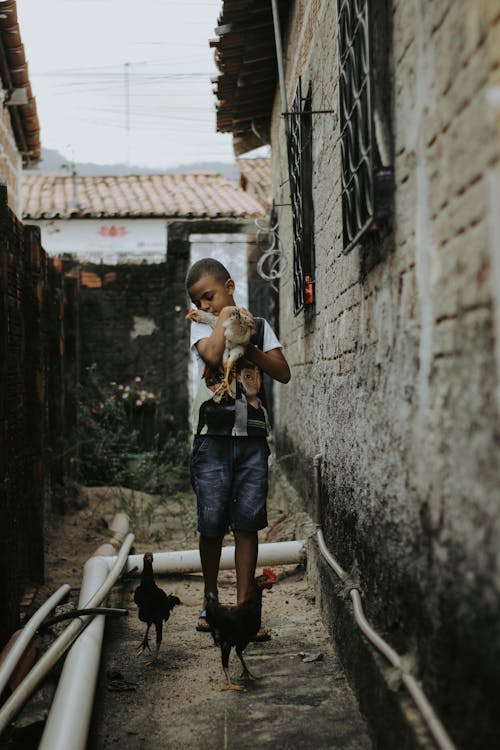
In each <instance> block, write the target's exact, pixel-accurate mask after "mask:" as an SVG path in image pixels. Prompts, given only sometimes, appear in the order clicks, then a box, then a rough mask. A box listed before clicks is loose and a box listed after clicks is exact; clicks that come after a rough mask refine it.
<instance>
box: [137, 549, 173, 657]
mask: <svg viewBox="0 0 500 750" xmlns="http://www.w3.org/2000/svg"><path fill="white" fill-rule="evenodd" d="M134 602H135V603H136V604H137V606H138V607H139V620H140V621H141V622H145V623H146V625H147V628H146V635H145V636H144V638H143V640H142V643H141V644H140V646H139V648H138V649H137V652H138V653H139V654H141V653H143V652H144V651H145V650H146V649H147V650H148V651H151V649H150V648H149V629H150V627H151V625H154V626H155V628H156V651H155V654H154V656H153V659H152V661H151V662H149V663H150V664H152V663H153V662H154V661H156V659H157V658H158V652H159V650H160V644H161V640H162V631H163V623H164V622H167V620H168V618H169V617H170V612H171V611H172V610H173V608H174V607H175V605H176V604H180V603H181V601H180V599H179V598H178V597H177V596H167V594H166V593H165V592H164V591H163V589H160V588H159V587H158V586H157V585H156V583H155V579H154V575H153V554H152V553H151V552H146V554H145V555H144V567H143V570H142V575H141V583H140V585H139V586H137V588H136V590H135V593H134Z"/></svg>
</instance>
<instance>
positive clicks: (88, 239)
mask: <svg viewBox="0 0 500 750" xmlns="http://www.w3.org/2000/svg"><path fill="white" fill-rule="evenodd" d="M26 223H28V224H36V225H37V226H39V227H41V231H42V245H43V247H44V248H45V250H46V251H47V253H48V254H49V255H52V256H56V255H62V254H63V253H71V254H72V255H76V257H77V258H78V259H79V260H88V261H91V262H92V263H99V262H101V261H102V262H103V263H109V264H115V263H126V262H129V261H139V262H140V261H142V260H145V261H147V262H148V263H161V262H164V261H165V257H166V248H167V222H166V221H165V219H120V218H116V219H107V218H106V219H44V220H41V221H27V222H26Z"/></svg>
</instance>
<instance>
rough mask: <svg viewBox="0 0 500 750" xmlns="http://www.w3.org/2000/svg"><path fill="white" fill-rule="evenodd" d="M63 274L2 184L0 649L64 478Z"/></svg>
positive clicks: (38, 569)
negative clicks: (10, 205) (19, 217)
mask: <svg viewBox="0 0 500 750" xmlns="http://www.w3.org/2000/svg"><path fill="white" fill-rule="evenodd" d="M61 284H62V275H61V271H60V269H57V268H56V267H54V266H53V264H52V263H51V262H50V260H49V258H48V257H47V255H46V253H45V252H44V250H43V249H42V247H41V244H40V232H39V230H38V229H37V228H36V227H30V226H25V227H23V225H22V224H21V222H19V221H18V220H17V219H16V217H15V216H14V214H13V213H12V211H11V210H10V209H9V208H8V206H7V189H6V187H5V186H0V601H1V602H2V606H1V607H0V646H1V645H3V644H4V642H5V641H6V640H7V638H8V637H9V635H10V633H11V632H12V631H13V630H14V629H15V628H16V627H17V625H18V614H19V602H20V599H21V596H22V594H23V591H24V589H25V588H26V587H27V586H28V585H33V584H37V583H40V582H41V581H43V575H44V569H43V565H44V554H43V523H44V515H45V513H46V511H48V510H49V509H51V508H52V509H58V501H57V498H58V497H59V498H60V495H58V494H57V493H56V492H55V489H56V485H57V483H59V484H61V483H62V482H63V481H64V479H65V471H64V462H65V453H64V446H65V439H66V436H65V433H64V423H63V422H61V421H60V420H59V421H58V420H57V415H58V414H60V413H61V412H62V411H63V405H64V384H63V380H61V378H59V379H57V380H56V379H55V376H56V373H63V372H64V364H63V362H64V340H63V333H62V314H63V309H64V308H62V307H61V305H60V290H61Z"/></svg>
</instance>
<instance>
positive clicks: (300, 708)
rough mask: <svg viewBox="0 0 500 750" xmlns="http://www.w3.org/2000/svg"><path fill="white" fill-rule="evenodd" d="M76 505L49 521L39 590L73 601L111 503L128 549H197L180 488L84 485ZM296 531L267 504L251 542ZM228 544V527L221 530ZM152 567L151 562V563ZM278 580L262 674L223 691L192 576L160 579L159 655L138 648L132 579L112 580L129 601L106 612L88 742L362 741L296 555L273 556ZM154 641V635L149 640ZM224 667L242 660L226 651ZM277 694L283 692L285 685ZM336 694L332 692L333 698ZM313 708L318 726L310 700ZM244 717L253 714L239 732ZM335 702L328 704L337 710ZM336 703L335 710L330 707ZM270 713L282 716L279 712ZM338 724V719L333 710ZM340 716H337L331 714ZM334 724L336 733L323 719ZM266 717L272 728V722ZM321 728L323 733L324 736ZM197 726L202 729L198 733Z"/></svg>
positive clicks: (258, 664) (92, 748)
mask: <svg viewBox="0 0 500 750" xmlns="http://www.w3.org/2000/svg"><path fill="white" fill-rule="evenodd" d="M81 500H82V502H81V506H82V507H80V508H79V509H75V510H74V511H73V512H70V513H67V514H66V515H64V516H54V517H52V518H50V519H49V526H48V529H47V535H46V582H45V585H44V586H43V587H42V588H41V589H39V590H38V591H37V593H36V599H37V600H39V601H43V600H44V598H46V597H47V596H49V595H50V594H51V593H52V592H53V591H55V590H56V589H57V588H58V586H60V585H61V584H62V583H66V582H67V583H69V584H70V585H71V586H72V592H71V600H72V603H73V604H75V605H76V602H77V598H78V593H79V585H80V581H81V576H82V568H83V565H84V563H85V561H86V560H87V559H88V558H89V557H90V556H91V555H92V554H93V553H94V552H95V550H96V549H97V547H98V546H99V545H100V544H102V543H103V542H105V541H106V540H107V538H108V536H109V534H108V524H109V522H110V521H111V519H112V518H113V517H114V515H115V514H116V512H117V511H125V512H127V513H128V515H129V517H130V518H131V524H130V530H131V531H132V532H133V533H135V536H136V539H135V542H134V551H135V552H136V553H138V554H141V553H143V552H145V551H146V550H148V549H149V550H151V551H152V552H153V554H154V552H155V550H162V551H167V550H175V549H195V548H196V546H197V537H196V532H195V529H194V497H191V496H190V495H189V494H186V495H177V496H175V497H173V498H171V499H170V500H168V502H166V503H165V502H162V503H159V502H158V501H157V499H156V498H154V497H152V496H149V495H146V494H144V493H140V492H133V491H131V490H127V489H124V488H106V487H94V488H83V489H82V497H81ZM293 538H295V518H294V517H293V516H290V515H286V514H285V513H284V512H283V510H282V509H281V508H279V507H272V506H271V507H270V508H269V527H268V528H267V529H266V530H265V531H264V532H262V533H261V535H260V542H266V541H288V540H291V539H293ZM226 543H227V544H232V543H233V542H232V537H231V536H227V538H226ZM153 567H154V563H153ZM275 571H276V573H277V574H278V583H277V585H275V587H274V588H273V591H272V592H266V593H265V594H264V601H263V622H264V623H265V625H266V626H268V627H270V628H271V630H272V639H271V641H270V642H267V643H260V644H250V645H249V646H248V647H247V649H246V651H245V657H246V660H247V662H248V665H249V668H250V669H251V670H254V671H255V672H256V673H257V675H258V676H260V677H262V678H263V679H262V680H259V681H258V682H255V683H250V684H249V685H248V688H247V692H245V693H241V694H240V693H234V692H232V691H229V692H220V688H221V687H222V686H223V684H224V675H223V672H222V668H221V664H220V651H219V649H216V648H215V647H214V645H213V641H212V638H211V636H210V634H208V633H199V632H196V630H195V625H196V620H197V617H198V612H199V609H200V604H201V600H202V593H203V581H202V576H201V574H190V575H182V576H169V577H165V576H163V577H158V578H157V583H158V585H160V586H161V587H162V588H163V589H165V590H166V591H167V593H172V594H176V595H177V596H178V597H179V598H180V600H181V605H180V606H178V607H176V608H175V610H174V611H173V613H172V614H171V617H170V620H169V621H168V623H167V624H166V625H165V627H164V636H163V643H162V647H161V650H160V656H159V659H158V661H157V662H156V663H154V664H152V665H148V664H147V662H148V655H147V654H146V655H141V656H137V655H136V649H137V646H138V645H139V643H140V641H141V640H142V638H143V635H144V632H145V625H144V624H143V623H141V622H140V621H139V620H138V617H137V608H136V605H135V604H134V602H133V593H134V589H135V587H136V586H137V585H138V579H137V578H136V579H130V580H126V581H124V582H121V583H119V584H118V585H117V586H116V587H115V588H114V590H113V592H112V595H111V597H110V599H109V601H108V604H109V605H111V606H122V607H126V608H127V609H128V610H129V614H128V616H127V617H122V618H119V619H108V621H107V624H106V634H105V642H104V649H103V655H102V660H101V670H100V675H99V681H98V689H97V694H96V701H95V707H94V714H93V720H92V727H91V731H90V736H89V741H88V745H87V747H88V749H89V750H108V749H110V748H117V747H120V749H121V750H136V748H139V747H142V746H143V745H144V743H145V742H147V743H148V744H150V743H151V741H153V743H154V744H155V745H156V744H158V745H159V746H161V747H164V748H167V749H168V748H175V749H177V748H182V749H183V750H184V749H186V750H189V748H198V747H199V745H200V742H202V743H203V745H204V746H205V748H208V749H210V748H213V749H214V750H215V749H216V748H220V747H224V748H232V747H234V748H238V749H240V748H245V747H247V745H248V747H254V745H255V736H254V734H255V729H254V725H253V722H252V721H251V717H252V716H254V717H255V720H256V721H258V719H259V717H260V718H261V719H263V718H265V721H264V722H263V723H260V724H259V733H260V734H259V738H260V739H259V743H260V745H262V746H267V747H271V746H274V747H289V748H295V747H301V748H302V747H304V748H309V747H311V748H323V747H325V748H327V747H328V748H330V747H331V748H335V747H339V748H341V747H342V748H353V750H354V749H356V750H358V749H359V750H360V749H361V748H368V747H370V744H369V741H368V739H367V736H366V732H365V727H364V724H363V722H362V720H361V718H360V716H359V713H358V709H357V706H356V704H355V701H354V699H353V697H352V694H351V692H350V690H349V688H348V686H347V683H346V681H345V677H344V675H343V671H342V668H341V666H340V664H339V663H338V659H337V657H336V655H335V653H334V651H333V648H332V645H331V641H330V639H329V637H328V634H327V633H326V631H325V629H324V627H323V625H322V623H321V620H320V618H319V614H318V610H317V608H316V606H315V602H314V596H313V595H312V592H311V591H310V589H309V587H308V584H307V578H306V573H305V567H304V566H303V565H289V566H276V567H275ZM234 594H235V577H234V572H233V571H224V572H222V573H221V574H220V597H221V600H222V601H223V602H227V603H232V602H233V601H234ZM153 640H154V638H153ZM230 668H231V673H232V674H233V676H234V678H235V679H236V678H237V676H238V675H239V672H240V671H241V670H240V665H239V662H238V659H237V657H236V655H235V654H234V653H233V654H232V655H231V660H230ZM287 692H288V698H287V699H286V700H285V699H284V698H283V696H284V695H285V694H287ZM333 694H335V695H336V696H337V700H336V701H334V703H331V702H330V696H331V695H333ZM318 706H320V707H321V710H320V712H321V714H322V721H323V723H324V722H328V726H327V727H326V726H325V727H323V728H322V721H321V720H319V719H318V716H317V709H318ZM242 707H244V708H245V711H244V714H243V716H245V717H246V720H248V721H251V723H250V725H249V726H248V727H247V729H246V730H245V729H244V727H243V725H242V714H241V709H242ZM336 712H337V713H336ZM339 712H340V713H339ZM277 714H279V716H280V717H281V721H278V720H277V719H276V715H277ZM337 714H339V716H341V717H342V722H341V723H339V716H337ZM335 722H337V724H335ZM332 726H336V727H337V729H336V739H335V741H334V740H333V739H332V736H331V731H332V730H331V727H332ZM270 727H272V728H270ZM325 732H326V736H325ZM200 734H202V735H203V738H202V739H200Z"/></svg>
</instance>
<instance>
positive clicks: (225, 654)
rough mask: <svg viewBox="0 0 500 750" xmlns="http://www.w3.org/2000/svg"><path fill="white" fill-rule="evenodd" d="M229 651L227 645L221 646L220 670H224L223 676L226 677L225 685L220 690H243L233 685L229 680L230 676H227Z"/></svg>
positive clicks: (229, 647)
mask: <svg viewBox="0 0 500 750" xmlns="http://www.w3.org/2000/svg"><path fill="white" fill-rule="evenodd" d="M230 651H231V646H229V645H228V644H227V643H224V644H223V645H222V646H221V649H220V652H221V660H222V669H223V670H224V674H225V675H226V680H227V685H226V686H225V687H223V688H221V690H240V691H241V690H244V689H245V688H244V687H243V686H242V685H235V684H234V682H233V681H232V680H231V675H230V674H229V652H230Z"/></svg>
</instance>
